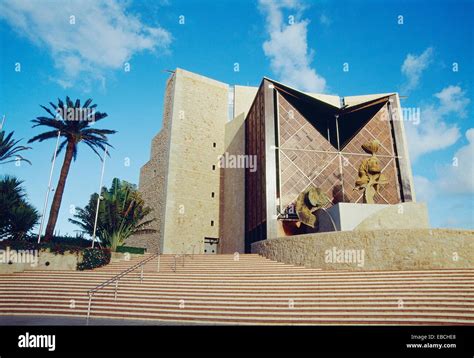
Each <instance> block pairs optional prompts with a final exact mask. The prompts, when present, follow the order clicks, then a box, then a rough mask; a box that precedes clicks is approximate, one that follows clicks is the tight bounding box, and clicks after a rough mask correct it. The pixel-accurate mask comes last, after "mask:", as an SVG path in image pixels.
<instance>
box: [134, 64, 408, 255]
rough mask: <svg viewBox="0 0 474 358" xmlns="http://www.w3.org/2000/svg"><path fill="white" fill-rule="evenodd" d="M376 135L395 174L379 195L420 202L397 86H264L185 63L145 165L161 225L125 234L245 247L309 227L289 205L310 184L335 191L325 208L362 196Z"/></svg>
mask: <svg viewBox="0 0 474 358" xmlns="http://www.w3.org/2000/svg"><path fill="white" fill-rule="evenodd" d="M373 139H377V140H378V141H379V142H380V149H379V152H378V153H377V156H378V158H379V159H380V162H381V166H382V168H383V172H384V174H385V176H386V177H387V184H386V185H383V186H381V189H380V191H379V193H378V194H377V195H376V197H375V199H374V200H375V204H385V205H387V204H391V205H393V204H400V203H404V202H413V201H415V193H414V188H413V178H412V173H411V167H410V161H409V158H408V150H407V143H406V138H405V134H404V129H403V118H402V112H401V107H400V101H399V97H398V94H397V93H384V94H376V95H365V96H352V97H338V96H330V95H323V94H313V93H304V92H301V91H298V90H296V89H293V88H291V87H289V86H286V85H284V84H281V83H278V82H276V81H273V80H271V79H268V78H263V80H262V82H261V84H260V86H259V87H258V88H257V87H246V86H229V85H228V84H225V83H221V82H218V81H215V80H213V79H209V78H206V77H203V76H200V75H197V74H194V73H191V72H188V71H184V70H182V69H177V70H176V71H175V72H174V73H173V74H172V76H171V77H170V79H169V80H168V82H167V87H166V95H165V104H164V114H163V128H162V129H161V131H160V132H159V133H158V134H157V135H156V136H155V137H154V138H153V140H152V146H151V153H150V160H149V161H148V162H147V163H146V164H145V165H144V166H143V167H142V168H141V172H140V183H139V189H140V191H141V192H142V193H143V196H144V199H145V200H146V203H147V205H149V206H151V207H152V208H153V209H154V212H153V214H152V215H153V216H154V217H155V218H156V222H155V223H154V228H155V229H156V230H157V233H156V234H152V235H146V236H138V237H133V238H131V239H130V240H129V241H128V244H133V245H136V246H145V247H147V248H148V249H149V250H150V251H157V250H160V251H161V252H162V253H185V252H187V253H191V252H192V251H194V252H195V253H234V252H240V253H242V252H249V251H250V247H251V244H252V243H254V242H256V241H260V240H265V239H269V238H276V237H281V236H287V235H292V234H295V233H296V234H298V233H301V232H300V229H296V228H295V227H294V225H293V224H294V221H295V220H294V218H292V217H291V215H288V209H289V208H291V207H292V206H294V203H295V200H296V198H297V197H298V195H299V194H300V193H301V192H302V191H304V190H305V189H306V188H308V187H309V186H314V187H317V188H320V189H321V190H322V191H323V192H324V193H325V194H326V195H327V196H328V197H329V199H330V202H329V203H328V204H327V205H326V206H325V208H324V209H329V208H330V207H333V208H334V207H335V206H337V204H338V203H339V202H348V203H354V204H357V203H362V202H363V198H362V194H361V193H360V192H359V191H355V190H354V185H355V184H354V183H355V181H356V179H357V175H358V168H359V165H360V163H361V161H362V160H363V159H364V158H367V156H369V154H367V153H365V152H364V151H363V149H362V147H361V145H362V144H363V143H364V142H365V141H368V140H373ZM361 205H362V204H361ZM365 205H367V204H365ZM334 211H335V209H333V212H334ZM336 211H337V210H336ZM346 211H347V209H346ZM340 227H341V226H340ZM335 230H337V229H336V228H335ZM306 232H307V231H306Z"/></svg>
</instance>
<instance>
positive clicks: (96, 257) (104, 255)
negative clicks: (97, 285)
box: [77, 248, 110, 271]
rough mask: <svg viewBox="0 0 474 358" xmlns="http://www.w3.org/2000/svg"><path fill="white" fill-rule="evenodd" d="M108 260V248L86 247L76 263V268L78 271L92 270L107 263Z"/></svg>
mask: <svg viewBox="0 0 474 358" xmlns="http://www.w3.org/2000/svg"><path fill="white" fill-rule="evenodd" d="M109 262H110V250H109V249H99V248H87V249H84V250H83V256H82V261H81V262H79V263H78V264H77V269H78V270H80V271H83V270H92V269H94V268H96V267H101V266H104V265H107V264H108V263H109Z"/></svg>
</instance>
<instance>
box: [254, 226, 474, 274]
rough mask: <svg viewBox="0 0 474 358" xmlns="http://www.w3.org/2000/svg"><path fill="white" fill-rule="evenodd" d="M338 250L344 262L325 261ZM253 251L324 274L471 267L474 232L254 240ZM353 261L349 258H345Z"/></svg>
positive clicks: (429, 231) (409, 231)
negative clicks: (337, 271) (347, 271)
mask: <svg viewBox="0 0 474 358" xmlns="http://www.w3.org/2000/svg"><path fill="white" fill-rule="evenodd" d="M334 248H335V250H334ZM328 250H330V251H328ZM337 250H343V252H344V254H345V253H346V252H347V253H348V254H347V255H345V257H344V259H343V260H341V261H342V262H335V261H337V260H328V259H329V258H331V259H332V258H333V257H331V256H332V255H329V256H328V254H331V253H332V252H334V251H336V252H337ZM354 250H355V251H354ZM361 250H363V265H358V264H357V261H356V260H354V259H355V258H356V257H357V255H358V254H360V253H361V252H362V251H361ZM252 253H257V254H260V255H263V256H265V257H266V258H268V259H270V260H276V261H279V262H284V263H287V264H293V265H299V266H306V267H313V268H319V269H323V270H351V271H352V270H354V271H355V270H427V269H450V268H474V231H472V230H454V229H406V230H371V231H341V232H331V233H321V234H308V235H295V236H292V237H281V238H276V239H269V240H265V241H259V242H256V243H254V244H252ZM351 257H352V258H353V260H348V259H347V258H351ZM328 261H332V262H328Z"/></svg>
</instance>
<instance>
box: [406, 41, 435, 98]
mask: <svg viewBox="0 0 474 358" xmlns="http://www.w3.org/2000/svg"><path fill="white" fill-rule="evenodd" d="M432 59H433V48H432V47H428V48H427V49H426V50H425V51H424V52H423V53H422V54H421V55H419V56H416V55H412V54H408V55H407V57H406V58H405V61H403V65H402V73H403V74H404V75H405V76H406V77H407V82H406V83H405V84H404V85H403V86H402V92H403V93H405V94H406V93H408V92H410V91H412V90H414V89H415V88H416V87H418V84H419V82H420V78H421V74H422V73H423V71H424V70H426V69H427V68H428V66H429V64H430V63H431V62H432Z"/></svg>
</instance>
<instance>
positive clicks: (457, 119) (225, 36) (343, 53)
mask: <svg viewBox="0 0 474 358" xmlns="http://www.w3.org/2000/svg"><path fill="white" fill-rule="evenodd" d="M473 14H474V5H473V2H472V1H432V0H430V1H417V0H412V1H383V2H380V1H346V2H341V1H318V2H311V1H296V0H286V1H275V2H270V1H266V0H261V1H243V0H242V1H220V2H216V1H173V0H169V1H161V2H160V1H148V0H141V1H135V2H134V1H118V0H109V1H104V2H99V1H88V0H86V1H63V2H59V1H41V2H40V1H25V0H15V1H11V0H0V49H1V54H0V114H1V115H3V114H5V115H6V123H5V130H6V131H7V132H10V131H15V137H16V138H18V139H19V138H24V140H23V143H25V142H26V140H28V139H29V138H31V137H33V136H34V135H36V134H38V133H40V131H41V129H38V128H35V129H33V128H31V122H30V120H32V119H34V118H35V117H37V116H40V115H43V114H44V113H43V110H42V109H41V108H40V107H39V105H40V104H44V105H46V104H47V103H48V102H49V101H52V102H55V101H56V100H57V98H58V97H60V98H64V97H65V96H66V95H69V96H70V97H71V98H73V99H75V98H80V99H82V100H83V101H84V100H85V99H87V98H89V97H92V98H93V99H94V102H95V103H97V104H98V108H99V110H101V111H105V112H107V113H108V115H109V117H108V118H107V119H105V120H103V121H101V123H100V124H98V125H97V126H98V127H100V128H110V129H115V130H117V131H118V133H117V134H115V135H113V136H111V138H110V142H111V144H112V145H113V146H114V147H115V149H114V150H113V151H112V152H111V158H109V159H107V164H106V172H105V183H106V184H107V185H110V182H111V180H112V178H114V177H119V178H121V179H125V180H128V181H130V182H133V183H138V177H139V169H140V167H141V166H142V165H143V164H144V163H145V162H146V161H147V160H148V157H149V151H150V140H151V138H152V137H153V136H154V135H155V134H156V133H157V132H158V131H159V129H160V127H161V116H162V107H163V95H164V88H165V81H166V79H167V77H168V75H169V74H168V73H167V72H165V71H164V70H167V69H168V70H173V69H175V68H176V67H181V68H184V69H187V70H189V71H193V72H197V73H200V74H203V75H205V76H209V77H212V78H215V79H217V80H220V81H223V82H226V83H229V84H240V85H258V84H259V82H260V80H261V78H262V77H263V76H268V77H271V78H275V79H276V80H280V81H283V82H287V83H289V84H291V85H293V86H294V87H296V88H299V89H301V90H307V91H312V92H325V93H330V94H338V95H343V96H347V95H356V94H367V93H381V92H393V91H398V92H400V94H401V95H402V96H408V97H407V98H406V99H403V100H402V106H404V107H407V108H416V109H420V111H421V116H420V121H419V123H418V124H417V125H414V124H413V123H411V122H406V124H405V126H406V129H407V134H408V137H409V145H410V153H411V156H412V167H413V172H414V175H415V188H416V191H417V194H418V200H419V201H425V202H427V203H428V206H429V212H430V220H431V224H432V226H434V227H459V228H470V229H474V200H473V199H474V183H473V180H474V179H473V178H474V169H473V157H474V153H473V152H474V129H473V127H474V125H473V122H472V117H473V114H472V101H471V100H470V98H471V97H472V93H473V91H474V88H473V76H472V73H473V68H472V66H473V63H474V61H473V53H474V48H473V47H474V36H473V30H472V28H473V26H472V24H473ZM71 16H74V20H75V23H74V24H71V19H72V18H71ZM183 20H184V21H183ZM183 22H184V23H183ZM126 62H127V63H129V64H130V71H129V72H125V71H124V63H126ZM18 63H19V64H20V65H21V71H20V72H18V71H15V69H16V67H15V66H16V64H18ZM236 63H238V66H239V71H238V72H236V71H234V67H235V64H236ZM345 63H346V64H347V65H348V66H349V71H343V66H344V64H345ZM454 63H455V64H457V68H456V65H453V64H454ZM453 66H454V67H453ZM17 68H18V66H17ZM453 68H454V69H455V71H453ZM456 70H457V71H456ZM32 147H33V150H30V151H28V152H27V154H26V156H27V157H28V159H30V160H31V161H32V163H33V165H31V166H30V165H28V164H22V165H21V166H15V164H13V163H12V164H8V165H3V166H1V167H0V170H1V171H2V173H1V174H11V175H15V176H17V177H19V178H21V179H22V180H24V182H25V187H26V189H27V193H28V196H29V198H30V200H31V202H32V203H33V204H34V205H35V206H36V207H37V208H38V209H39V210H41V209H42V205H43V200H44V195H45V190H46V186H47V181H48V175H49V168H50V159H51V155H52V152H53V148H54V141H49V142H43V143H34V144H33V145H32ZM62 158H63V157H62V156H61V157H60V158H59V162H58V164H61V162H62ZM128 162H129V163H130V164H129V165H128V166H127V165H126V164H127V163H128ZM453 164H456V165H457V166H456V165H453ZM100 165H101V163H100V161H99V159H98V158H97V157H96V156H95V155H94V154H93V153H92V152H91V151H90V150H89V148H87V147H85V148H84V147H81V146H79V153H78V158H77V161H76V162H74V163H73V165H72V168H71V171H70V174H69V177H68V181H67V184H66V189H65V194H64V197H63V202H62V208H61V213H60V216H59V220H58V225H57V229H59V230H60V232H61V233H70V234H73V231H74V230H75V229H76V227H75V226H74V225H72V224H70V223H68V221H67V219H68V217H70V216H71V212H72V210H71V208H74V207H83V206H84V205H85V204H86V203H87V201H88V198H89V196H90V194H91V193H93V192H94V191H97V190H98V185H99V179H100ZM58 172H59V165H57V167H56V171H55V176H54V183H56V181H57V174H58Z"/></svg>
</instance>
